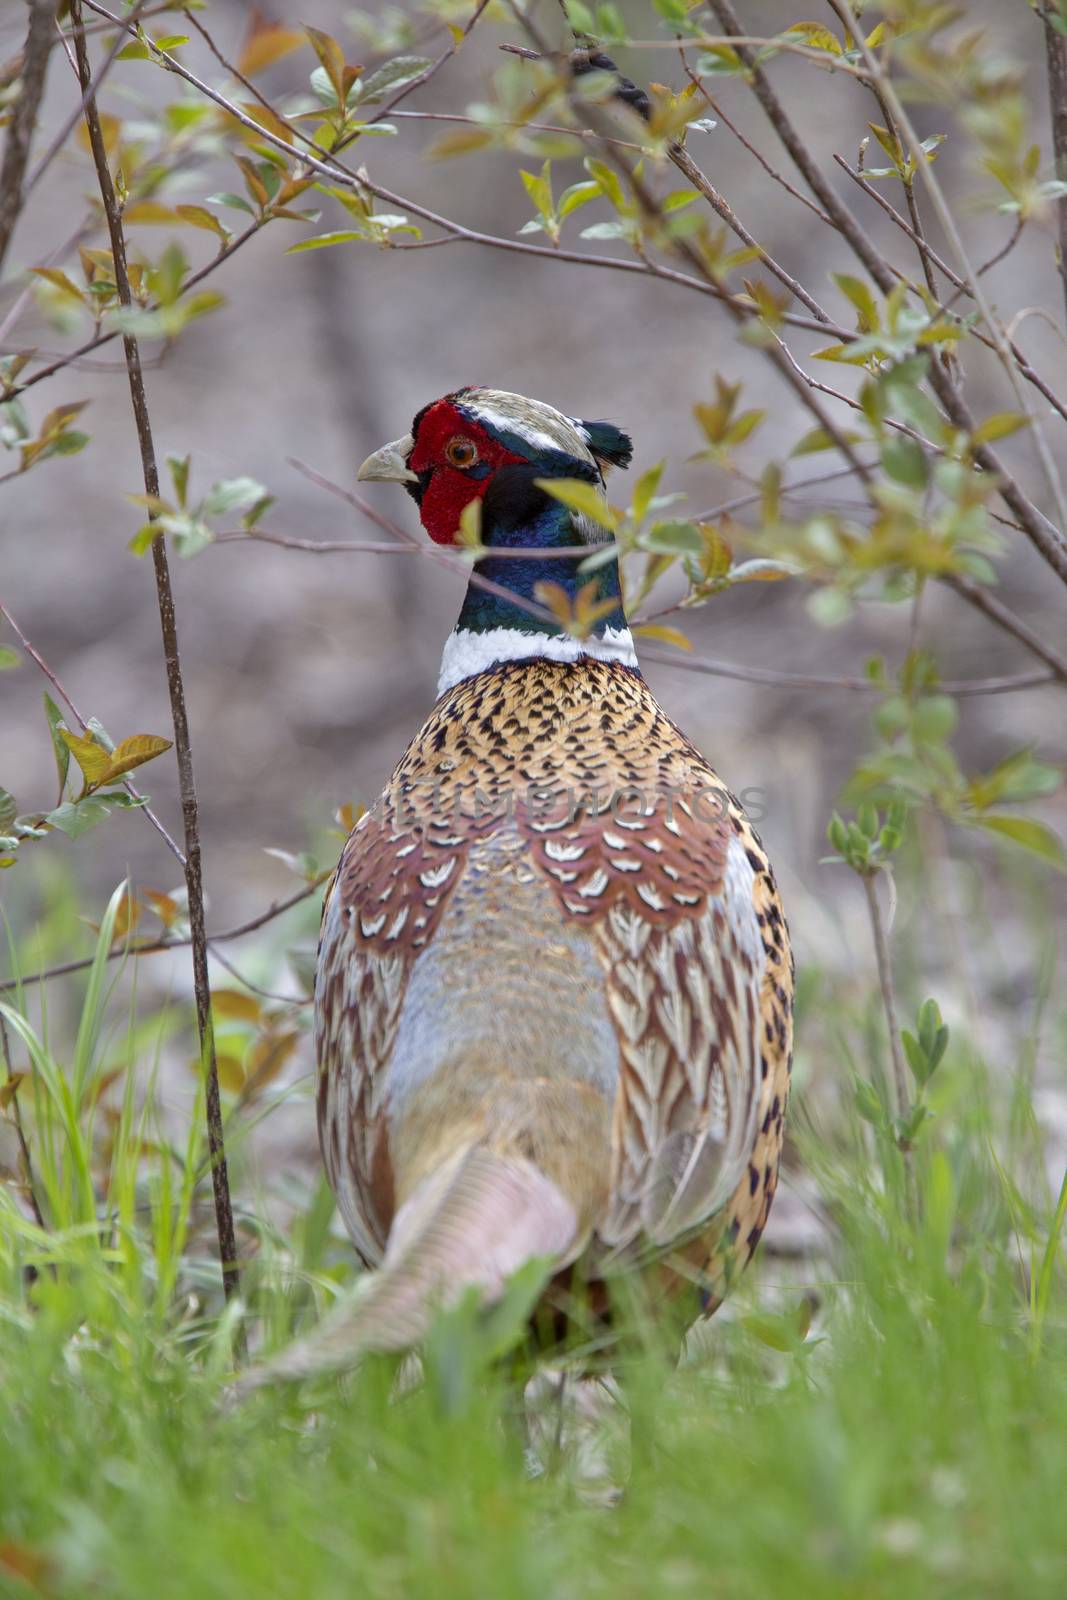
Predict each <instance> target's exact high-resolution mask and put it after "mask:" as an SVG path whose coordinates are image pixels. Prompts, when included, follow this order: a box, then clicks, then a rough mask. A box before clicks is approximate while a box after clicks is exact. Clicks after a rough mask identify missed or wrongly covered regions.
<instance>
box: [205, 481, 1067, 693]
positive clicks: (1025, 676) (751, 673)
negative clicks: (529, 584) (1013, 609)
mask: <svg viewBox="0 0 1067 1600" xmlns="http://www.w3.org/2000/svg"><path fill="white" fill-rule="evenodd" d="M290 466H291V467H294V469H296V470H298V472H301V474H302V475H304V477H306V478H309V480H310V482H312V483H317V485H318V486H320V488H323V490H326V491H328V493H331V494H336V496H338V498H339V499H342V501H344V502H346V504H347V506H350V507H352V509H354V510H358V512H360V514H362V515H365V517H370V518H371V522H376V523H378V525H379V526H381V528H384V530H387V531H389V533H392V534H394V536H395V538H397V539H398V541H400V539H403V541H406V542H403V544H400V542H397V544H387V546H379V544H370V546H360V544H355V542H354V544H338V542H328V544H322V546H320V544H317V542H315V541H312V539H285V538H283V536H280V534H277V536H272V538H270V541H269V542H272V544H282V546H283V547H286V549H296V550H299V552H302V554H338V552H341V550H346V552H358V554H363V550H371V552H373V554H376V555H378V554H384V552H389V554H394V552H400V550H406V552H410V554H411V555H429V557H430V560H437V562H438V563H440V565H443V566H448V568H450V570H451V571H454V573H459V574H461V576H467V578H469V581H470V582H472V584H474V586H475V587H483V589H486V590H488V592H490V594H494V595H499V597H502V598H507V600H509V602H510V603H512V605H515V606H518V610H523V611H528V613H530V614H533V616H536V618H539V619H545V621H547V619H550V618H552V613H550V611H547V610H545V608H544V606H537V605H533V603H531V602H526V600H525V597H523V595H517V594H512V592H510V590H509V589H506V587H504V586H501V584H494V582H493V581H491V579H486V578H483V574H482V573H480V571H478V570H477V566H474V568H472V566H470V565H469V557H467V558H461V557H458V555H456V554H453V555H450V554H448V552H446V550H442V549H440V547H438V546H434V544H422V542H421V541H418V539H416V538H414V534H410V533H405V530H403V528H400V525H398V523H395V522H392V518H389V517H384V515H382V514H381V512H379V510H376V507H373V506H371V504H370V502H368V501H365V499H362V498H360V496H358V494H354V493H352V491H350V490H346V488H344V486H342V485H339V483H334V482H333V480H331V478H326V477H323V474H322V472H317V470H315V469H314V467H309V466H307V464H306V462H302V461H298V459H294V458H290ZM848 474H849V475H851V467H849V469H848ZM838 475H840V474H829V477H838ZM809 482H813V483H816V482H822V480H817V478H813V480H809ZM805 486H806V485H803V483H801V485H797V488H805ZM757 498H758V496H757ZM747 499H749V496H742V498H739V501H737V502H728V506H734V504H741V502H742V501H747ZM717 512H718V514H721V512H723V507H718V509H717ZM709 515H712V514H709ZM227 538H229V536H227ZM235 538H248V534H237V536H235ZM264 538H267V536H264ZM605 549H606V546H603V544H590V546H574V547H568V549H561V550H553V552H549V554H553V555H565V557H569V558H574V557H577V555H581V554H582V552H590V554H592V552H597V554H598V552H601V550H605ZM485 554H486V555H491V557H493V558H496V557H498V555H504V554H509V555H518V557H522V555H544V554H545V552H544V550H536V549H531V550H520V549H514V550H509V552H504V550H498V549H488V550H486V552H485ZM1008 614H1011V613H1008ZM557 621H558V619H557ZM643 621H649V619H648V618H635V619H633V627H640V626H641V622H643ZM1016 637H1022V635H1019V634H1017V635H1016ZM1024 642H1025V640H1024ZM640 648H641V659H645V661H656V662H661V664H662V666H667V667H677V669H678V670H680V672H705V674H709V675H712V677H721V678H734V680H737V682H741V683H763V685H768V686H773V688H787V690H813V688H817V690H821V688H829V690H853V691H856V690H859V691H862V693H881V688H880V685H877V683H872V680H870V678H846V677H827V675H821V674H801V672H777V670H774V669H773V667H744V666H737V664H734V662H728V661H715V659H712V658H710V656H694V654H688V653H686V654H672V653H670V651H664V650H654V648H646V646H645V645H641V646H640ZM1043 659H1046V658H1043ZM1056 675H1057V674H1056V672H1021V674H1014V675H1003V677H990V678H961V680H958V682H947V683H944V685H942V688H944V690H945V693H949V694H960V696H976V694H1006V693H1011V691H1014V690H1030V688H1038V686H1040V685H1043V683H1049V682H1051V680H1053V678H1054V677H1056Z"/></svg>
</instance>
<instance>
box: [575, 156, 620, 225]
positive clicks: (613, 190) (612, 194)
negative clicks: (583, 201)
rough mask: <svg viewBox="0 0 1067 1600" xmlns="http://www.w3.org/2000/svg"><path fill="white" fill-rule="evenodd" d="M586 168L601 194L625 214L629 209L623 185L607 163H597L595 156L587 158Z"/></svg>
mask: <svg viewBox="0 0 1067 1600" xmlns="http://www.w3.org/2000/svg"><path fill="white" fill-rule="evenodd" d="M584 166H585V170H586V172H588V174H589V176H590V177H591V178H592V179H594V181H595V182H596V184H597V187H598V188H599V189H600V191H601V193H602V194H604V195H606V196H607V198H608V199H609V200H610V201H611V203H612V205H613V206H614V207H615V210H616V211H623V212H624V211H625V210H626V209H627V207H626V199H625V196H624V195H623V192H622V184H621V183H620V182H619V179H618V177H617V176H616V174H615V172H614V171H613V170H612V168H611V167H609V166H608V165H607V164H606V162H603V161H597V160H596V159H595V158H594V157H593V156H589V157H587V159H586V161H585V163H584Z"/></svg>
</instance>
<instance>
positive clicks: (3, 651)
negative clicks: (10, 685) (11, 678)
mask: <svg viewBox="0 0 1067 1600" xmlns="http://www.w3.org/2000/svg"><path fill="white" fill-rule="evenodd" d="M21 665H22V657H21V656H20V655H19V653H18V651H17V650H12V648H11V646H10V645H7V644H0V672H14V670H15V668H16V667H20V666H21Z"/></svg>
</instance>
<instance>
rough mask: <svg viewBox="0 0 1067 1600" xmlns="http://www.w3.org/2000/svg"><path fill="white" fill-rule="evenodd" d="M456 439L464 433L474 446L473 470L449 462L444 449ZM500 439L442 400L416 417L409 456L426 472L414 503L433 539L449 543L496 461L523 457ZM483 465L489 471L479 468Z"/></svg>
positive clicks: (417, 469)
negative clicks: (420, 496)
mask: <svg viewBox="0 0 1067 1600" xmlns="http://www.w3.org/2000/svg"><path fill="white" fill-rule="evenodd" d="M455 439H469V440H470V441H471V442H472V443H473V444H474V445H475V446H476V447H477V450H478V460H477V464H476V466H475V467H474V469H473V470H470V469H466V470H465V469H463V468H461V467H455V466H453V465H452V464H451V463H450V461H449V460H448V456H447V453H446V452H447V449H448V446H449V444H450V443H451V442H452V441H453V440H455ZM525 459H526V458H525V456H520V455H517V454H516V453H515V452H514V451H512V450H509V449H507V447H506V446H505V445H502V444H499V443H498V442H497V440H496V439H494V438H493V437H492V435H491V434H489V433H487V432H486V430H485V429H484V428H483V427H481V426H480V425H479V424H478V423H477V422H474V421H472V420H471V418H470V417H466V416H464V415H463V413H462V412H461V411H460V410H458V409H457V407H456V406H454V405H452V404H451V403H450V402H449V401H447V400H439V401H438V402H437V404H436V405H434V406H431V407H430V409H429V410H428V411H426V412H425V413H424V415H423V416H422V418H421V420H420V421H419V427H418V432H417V434H416V435H415V448H414V449H413V450H412V452H411V455H410V456H409V457H408V466H409V467H410V468H411V470H412V472H418V473H423V472H429V473H430V474H431V477H430V479H429V482H428V483H427V485H426V488H425V489H424V490H423V494H422V499H421V502H420V505H419V515H420V517H421V518H422V525H423V527H424V528H425V529H426V532H427V533H428V534H429V535H430V538H431V539H432V540H433V541H434V543H435V544H454V543H455V542H456V534H457V532H458V531H459V519H460V517H461V515H462V513H463V511H464V510H465V508H466V507H467V506H468V505H469V504H470V502H471V501H472V500H479V499H481V497H482V495H484V494H485V491H486V489H488V487H489V485H490V483H491V482H492V478H493V473H494V472H495V471H496V469H497V468H498V467H502V466H506V465H507V464H508V463H510V462H521V461H525ZM485 467H488V468H489V469H490V470H489V471H488V472H486V471H484V468H485Z"/></svg>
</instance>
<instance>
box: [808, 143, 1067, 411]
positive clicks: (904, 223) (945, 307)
mask: <svg viewBox="0 0 1067 1600" xmlns="http://www.w3.org/2000/svg"><path fill="white" fill-rule="evenodd" d="M834 160H835V161H836V162H837V164H838V166H839V167H840V168H841V169H842V170H843V171H844V172H847V173H848V175H849V177H850V178H851V179H852V181H853V183H855V184H856V185H857V186H858V187H859V188H860V189H862V190H863V192H864V194H865V195H867V196H869V198H870V199H871V200H874V201H875V202H876V203H877V205H879V206H880V207H881V209H882V210H883V211H884V212H885V214H886V216H888V217H890V218H891V219H892V221H893V222H894V223H895V224H896V226H897V227H898V228H900V229H901V231H902V232H903V233H906V234H907V235H908V237H909V239H911V240H912V241H913V242H914V243H915V244H916V245H917V244H918V243H919V235H918V234H917V233H916V232H915V230H914V228H913V227H912V226H911V224H910V223H909V222H908V220H907V219H906V218H905V217H902V216H901V214H900V212H899V211H898V210H897V209H896V207H895V206H893V205H890V203H889V201H888V200H887V199H886V198H885V196H884V195H883V194H880V193H879V191H878V190H877V189H876V188H875V186H874V184H873V183H869V182H868V181H867V179H866V178H865V177H864V176H863V174H862V173H861V172H857V171H856V169H855V168H854V167H851V166H850V165H849V163H848V162H847V161H846V160H845V158H844V156H842V155H838V154H837V153H835V154H834ZM1021 233H1022V223H1021V222H1018V223H1017V224H1016V226H1015V228H1014V229H1013V230H1012V235H1011V238H1010V239H1009V240H1008V242H1007V244H1005V245H1003V246H1002V248H1001V249H999V250H998V251H997V252H996V254H995V255H992V256H990V258H989V260H988V261H986V262H983V264H982V265H981V266H980V267H979V268H978V269H977V271H976V273H975V277H976V278H980V277H982V275H983V273H986V272H988V271H989V269H990V268H991V267H995V266H996V264H997V262H998V261H1002V260H1003V259H1004V257H1005V256H1006V255H1007V254H1008V252H1009V250H1011V249H1013V248H1014V246H1015V244H1016V243H1017V242H1018V239H1019V236H1020V234H1021ZM922 242H923V247H924V249H925V251H926V254H927V255H928V256H929V257H930V260H931V261H932V262H933V264H934V266H936V267H937V269H938V271H939V272H941V273H943V274H944V275H945V277H946V278H947V279H948V280H949V282H950V283H951V284H952V285H953V287H954V288H955V289H956V291H957V293H956V294H955V295H953V297H952V299H951V300H948V301H944V302H943V301H942V300H941V299H940V298H939V297H938V295H937V294H936V292H935V293H934V294H933V299H934V301H935V302H936V304H937V308H938V310H939V311H941V312H943V313H944V314H945V315H946V316H951V315H952V314H953V313H952V306H953V301H955V300H958V299H959V297H960V295H966V296H967V297H968V298H969V299H971V300H973V299H974V292H973V290H972V289H971V286H970V284H969V283H968V282H967V280H966V279H965V278H961V277H960V275H959V273H958V272H956V271H955V270H954V268H952V267H950V266H949V264H948V262H947V261H945V260H944V259H943V258H942V257H941V256H940V255H938V253H937V251H936V250H935V249H934V247H933V245H932V244H930V242H929V240H927V239H925V238H924V239H923V241H922ZM962 331H963V330H962V329H961V332H962ZM970 332H971V333H972V334H973V335H974V337H975V338H977V339H978V340H979V342H980V343H981V344H984V345H985V346H986V348H987V349H989V350H994V351H995V350H996V348H997V347H996V344H995V342H994V341H993V339H992V338H991V337H990V336H989V334H986V333H983V332H982V330H981V329H980V328H971V329H970ZM1008 348H1009V349H1010V351H1011V353H1012V356H1013V357H1014V360H1015V364H1016V366H1017V367H1018V369H1019V371H1020V372H1021V373H1022V375H1023V377H1024V378H1025V379H1026V381H1027V383H1030V384H1032V385H1033V387H1034V388H1035V389H1036V390H1037V391H1038V393H1039V394H1041V395H1042V396H1043V397H1044V398H1045V399H1046V400H1047V401H1048V403H1049V405H1050V406H1051V407H1052V409H1053V410H1054V411H1057V412H1059V414H1060V416H1061V417H1062V418H1063V419H1064V421H1067V404H1065V403H1064V402H1063V401H1062V400H1061V399H1060V398H1059V396H1058V395H1057V394H1055V393H1054V392H1053V390H1052V389H1050V388H1049V386H1048V384H1047V383H1046V382H1045V380H1044V379H1043V378H1042V377H1041V375H1040V374H1039V373H1038V372H1036V371H1035V370H1034V368H1033V367H1032V366H1031V365H1030V363H1029V361H1028V360H1027V359H1026V357H1025V356H1024V355H1023V352H1022V351H1021V350H1020V349H1019V346H1018V345H1017V344H1016V343H1015V341H1014V340H1013V339H1010V338H1009V340H1008Z"/></svg>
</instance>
